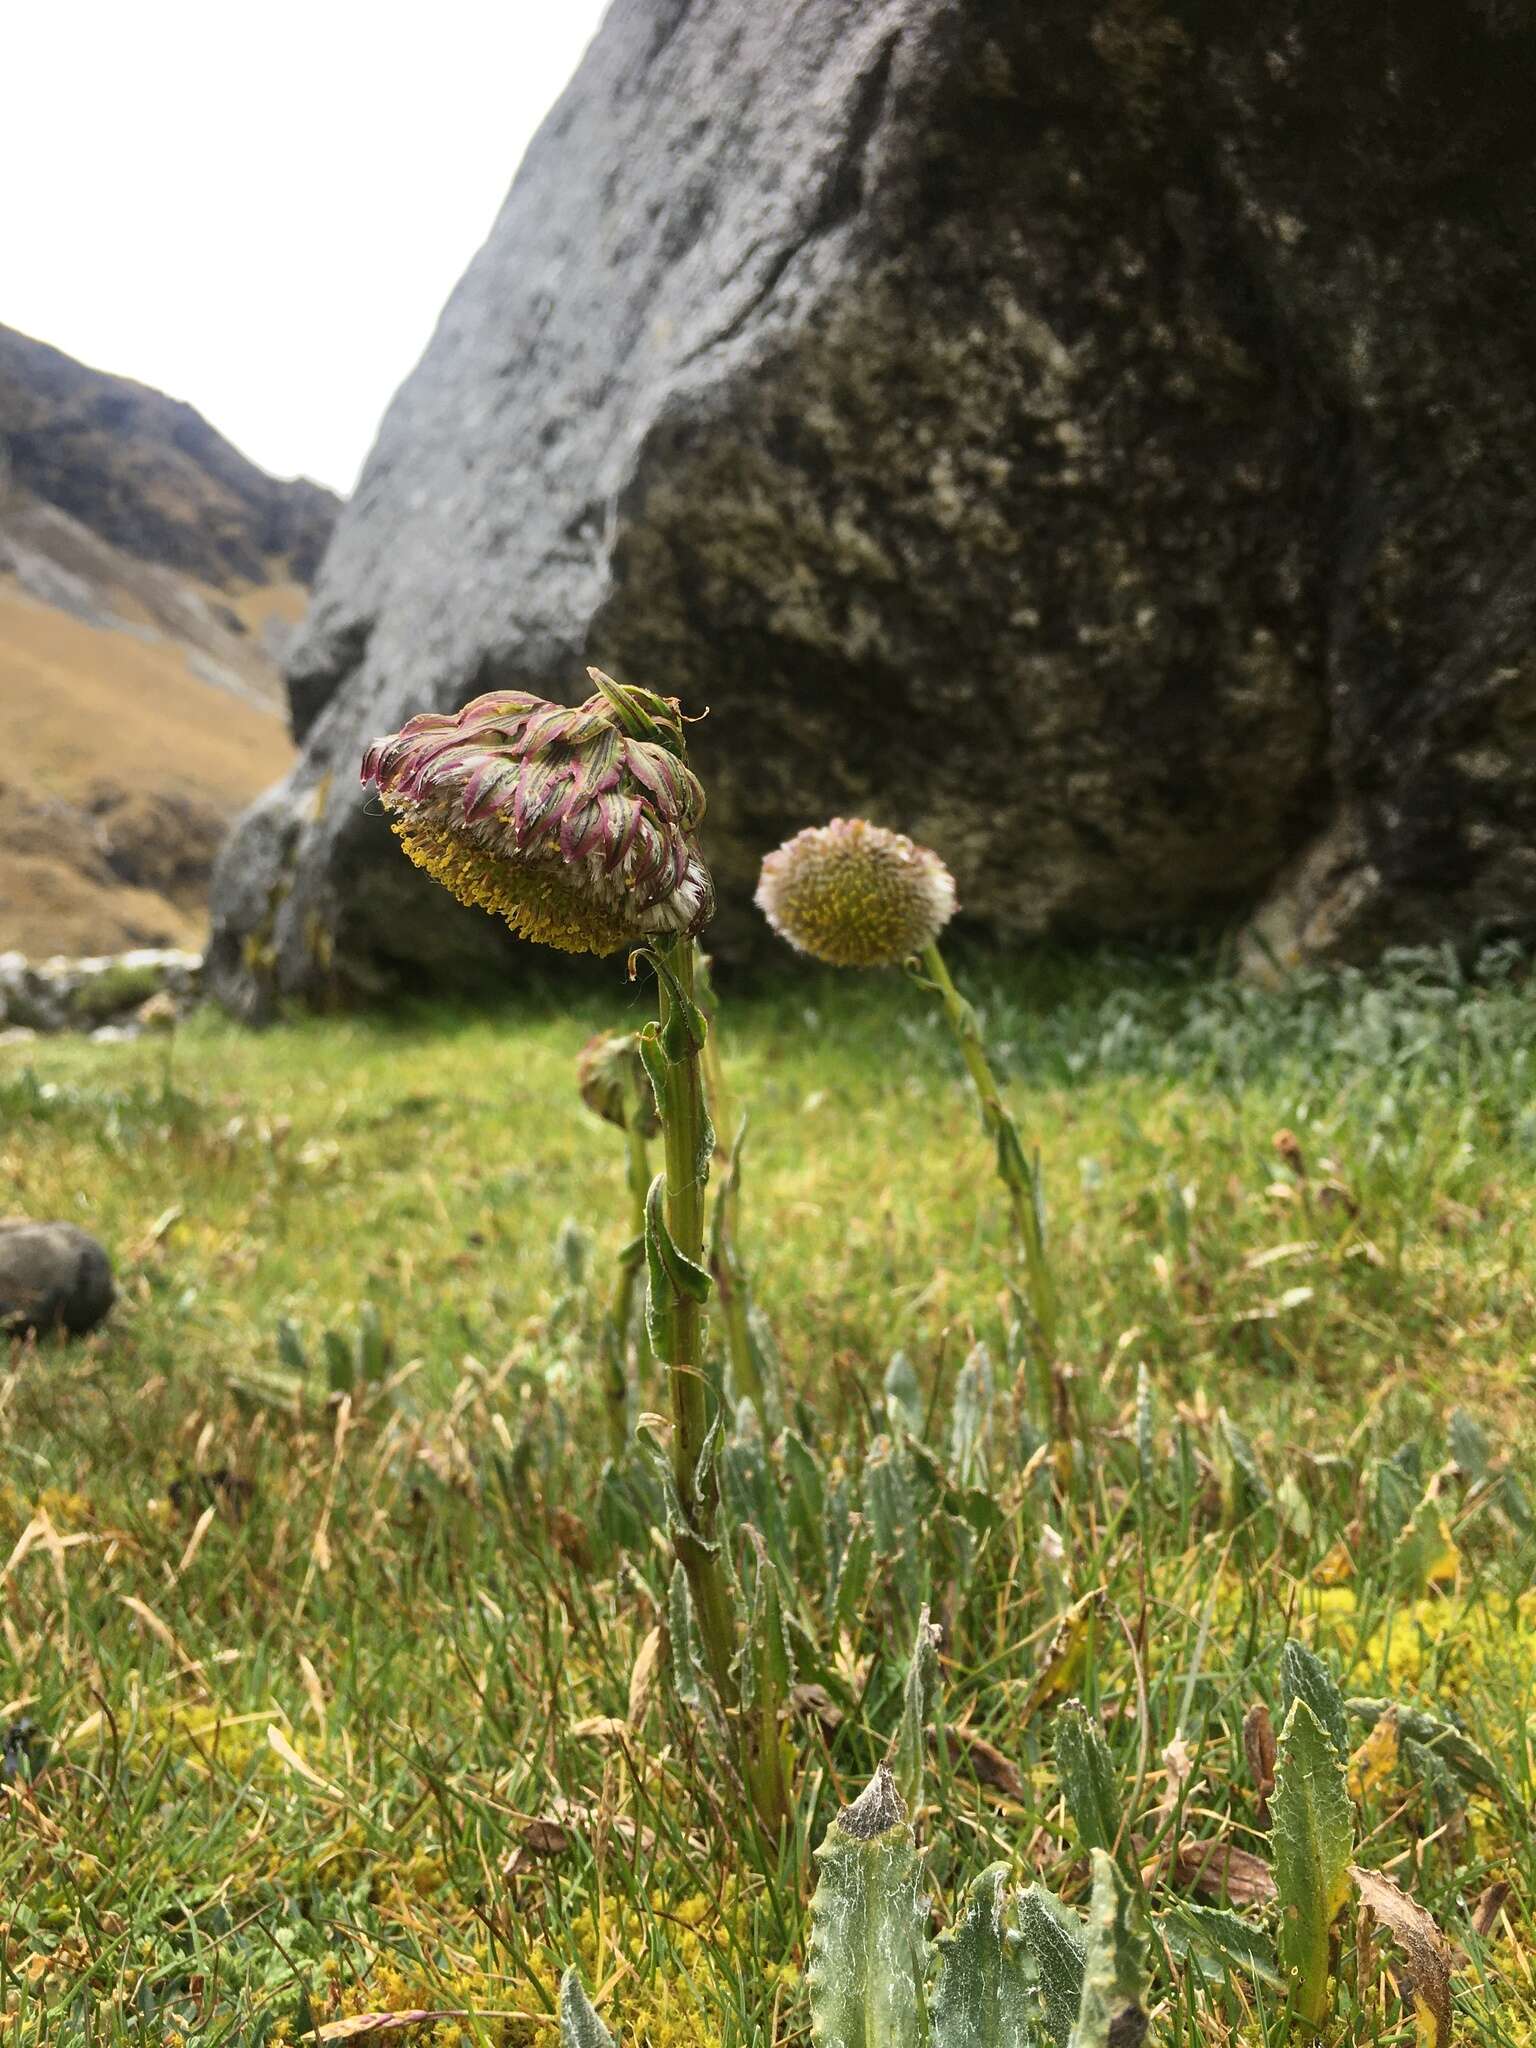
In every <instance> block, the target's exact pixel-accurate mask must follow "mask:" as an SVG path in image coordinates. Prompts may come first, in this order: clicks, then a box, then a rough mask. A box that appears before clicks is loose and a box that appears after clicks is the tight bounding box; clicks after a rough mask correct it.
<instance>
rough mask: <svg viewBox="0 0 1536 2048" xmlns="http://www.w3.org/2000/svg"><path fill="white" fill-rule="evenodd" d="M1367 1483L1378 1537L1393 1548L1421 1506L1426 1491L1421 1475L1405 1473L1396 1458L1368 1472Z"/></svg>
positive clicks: (1372, 1517)
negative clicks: (1421, 1481)
mask: <svg viewBox="0 0 1536 2048" xmlns="http://www.w3.org/2000/svg"><path fill="white" fill-rule="evenodd" d="M1365 1484H1366V1493H1367V1496H1368V1498H1369V1500H1370V1504H1371V1520H1372V1522H1373V1523H1374V1524H1375V1528H1376V1535H1377V1538H1378V1539H1379V1541H1380V1542H1381V1543H1382V1544H1383V1545H1386V1546H1388V1547H1390V1546H1391V1545H1392V1544H1394V1543H1396V1541H1397V1539H1398V1537H1399V1536H1401V1534H1402V1533H1403V1530H1404V1528H1405V1527H1406V1526H1407V1524H1408V1521H1409V1519H1410V1518H1411V1516H1412V1514H1413V1511H1414V1509H1415V1508H1416V1507H1417V1506H1418V1504H1419V1499H1420V1495H1421V1494H1422V1491H1423V1488H1422V1486H1421V1484H1420V1481H1419V1476H1418V1473H1417V1472H1416V1471H1415V1472H1408V1471H1406V1470H1405V1469H1404V1468H1403V1466H1402V1465H1401V1464H1400V1463H1399V1462H1398V1461H1397V1459H1396V1458H1382V1459H1379V1460H1378V1461H1377V1462H1376V1463H1375V1464H1374V1465H1372V1466H1371V1468H1370V1470H1369V1471H1368V1472H1367V1474H1366V1479H1365Z"/></svg>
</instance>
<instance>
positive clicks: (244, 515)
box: [0, 327, 341, 584]
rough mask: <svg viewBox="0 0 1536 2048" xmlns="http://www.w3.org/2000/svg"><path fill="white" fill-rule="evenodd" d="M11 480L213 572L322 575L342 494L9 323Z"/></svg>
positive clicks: (120, 534) (204, 573)
mask: <svg viewBox="0 0 1536 2048" xmlns="http://www.w3.org/2000/svg"><path fill="white" fill-rule="evenodd" d="M0 441H3V442H4V443H5V446H6V449H7V451H8V455H9V461H10V470H11V480H12V482H13V483H16V484H19V485H20V486H21V487H22V489H23V490H27V491H30V492H32V494H33V495H34V496H35V497H38V498H41V499H43V500H44V501H45V502H46V503H48V504H50V505H57V506H58V507H59V509H60V510H61V511H63V512H68V513H69V514H70V515H71V516H72V517H73V518H75V519H78V520H79V521H80V523H81V525H82V526H86V527H89V528H90V530H91V531H92V532H93V533H96V534H99V535H100V536H101V537H102V539H103V540H108V541H111V542H113V544H114V545H115V546H117V547H120V548H123V549H124V550H125V551H126V552H127V553H129V554H132V555H138V556H140V557H141V558H142V559H143V560H145V561H149V562H162V563H164V564H166V565H167V566H168V567H171V568H176V569H184V570H186V571H188V573H190V574H191V575H194V576H198V577H201V578H202V579H203V581H205V582H208V583H217V584H224V583H228V582H229V581H230V580H231V579H232V578H244V579H246V580H248V581H250V582H266V581H267V580H268V579H269V577H270V574H271V564H272V563H273V562H274V561H282V562H285V563H286V564H287V566H288V569H289V571H290V572H291V574H292V575H293V576H294V577H295V578H296V579H297V580H298V581H299V582H300V583H306V584H307V583H310V582H312V581H313V580H314V574H315V570H316V569H317V567H318V566H319V562H320V557H321V555H322V554H323V553H324V551H325V544H326V542H327V541H328V540H329V539H330V535H331V528H332V527H333V526H334V525H335V523H336V515H337V513H338V512H339V511H340V510H341V501H340V499H339V498H337V497H336V496H335V494H334V493H333V492H331V491H327V490H325V489H323V488H322V487H321V486H320V485H319V484H313V483H310V482H309V481H308V480H307V479H305V478H302V477H301V478H299V479H298V480H296V481H295V482H292V483H281V482H279V481H278V480H277V479H276V478H275V477H270V476H268V475H267V474H266V472H265V470H261V469H258V468H257V467H256V465H255V463H253V462H248V461H247V460H246V458H245V457H244V456H243V455H242V454H241V453H240V452H239V450H238V449H237V448H233V447H231V446H230V444H229V442H228V441H226V440H225V439H224V437H223V435H222V434H219V433H216V432H215V431H214V429H213V428H212V427H210V426H209V424H208V422H207V421H206V420H205V419H204V418H203V416H202V414H201V413H198V412H194V410H193V409H192V407H191V406H190V405H183V404H182V403H181V402H180V401H179V400H178V399H174V398H167V397H166V396H165V395H164V394H163V393H162V392H159V391H151V390H150V389H149V387H148V386H147V385H144V384H135V383H133V382H132V381H131V380H130V379H128V378H126V377H113V376H109V375H108V374H107V373H106V372H105V371H102V370H92V369H88V368H87V367H86V365H85V364H84V363H77V362H76V361H75V360H74V358H73V357H71V356H66V355H63V354H62V353H61V352H60V351H59V350H58V349H56V348H50V347H49V346H48V345H47V343H46V342H41V341H33V340H32V339H31V338H30V337H29V336H27V335H25V334H18V333H17V332H16V330H15V329H14V328H11V327H0Z"/></svg>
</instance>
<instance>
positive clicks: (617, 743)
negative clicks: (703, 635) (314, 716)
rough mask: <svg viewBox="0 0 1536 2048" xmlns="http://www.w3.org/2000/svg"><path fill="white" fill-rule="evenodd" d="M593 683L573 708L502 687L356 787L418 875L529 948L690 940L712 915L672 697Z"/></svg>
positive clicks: (379, 756)
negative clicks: (496, 920) (364, 788)
mask: <svg viewBox="0 0 1536 2048" xmlns="http://www.w3.org/2000/svg"><path fill="white" fill-rule="evenodd" d="M587 673H588V674H589V675H590V676H591V678H592V680H593V682H594V683H596V685H597V694H596V695H595V696H592V697H589V698H588V699H587V701H586V702H585V703H584V704H579V705H576V706H575V707H571V706H567V705H563V704H550V703H546V702H545V700H544V699H543V698H541V697H534V696H530V695H529V694H528V693H527V692H526V691H522V690H494V691H492V692H491V693H490V694H489V695H487V696H484V697H476V698H475V699H474V700H473V702H471V703H469V704H466V705H465V706H464V708H463V710H462V711H455V712H450V713H447V714H439V713H437V712H423V713H421V714H420V715H419V716H418V717H416V718H412V719H410V720H408V721H407V723H406V724H405V725H403V726H402V727H401V729H400V731H399V732H396V733H390V734H389V735H388V736H387V737H386V738H384V739H378V740H375V741H374V743H373V745H372V746H371V747H370V748H369V749H368V752H367V754H366V755H365V756H364V758H363V781H364V782H365V783H368V784H371V785H372V786H373V787H374V788H375V789H377V790H378V792H379V797H380V800H381V801H382V803H383V805H384V808H385V810H386V811H388V812H389V814H390V822H391V824H392V825H393V826H394V829H395V831H396V833H397V834H398V835H399V838H400V843H401V845H402V846H403V847H404V849H405V851H406V852H407V854H409V856H410V857H411V859H412V860H413V861H415V863H416V865H417V866H418V867H421V868H425V869H426V871H427V873H428V874H429V875H432V876H433V877H434V878H435V879H436V880H437V881H439V882H441V883H442V884H443V885H444V887H445V888H447V889H448V890H450V891H451V892H452V894H453V895H455V896H457V897H458V899H459V901H460V902H461V903H471V904H477V905H479V907H480V908H481V909H484V910H489V911H492V912H494V913H495V914H496V915H498V916H500V917H504V918H505V919H506V921H507V923H508V924H509V925H510V926H511V927H512V929H513V931H515V932H516V933H517V934H518V935H519V936H520V937H521V938H526V939H533V940H535V941H537V942H538V943H539V944H540V945H545V946H555V947H558V948H559V949H560V950H561V951H562V952H567V953H617V952H621V951H622V950H623V949H624V948H625V947H626V946H636V945H643V944H645V943H646V942H647V941H648V940H654V939H662V938H667V937H670V936H672V935H674V934H678V933H686V934H688V935H689V936H692V935H693V934H694V933H697V932H698V931H700V930H701V929H702V928H703V926H704V925H705V924H707V923H708V921H709V919H710V917H711V915H712V914H713V912H714V907H715V892H714V885H713V884H712V882H711V881H710V877H709V870H708V869H707V868H706V867H705V865H704V860H703V856H702V855H701V854H700V852H699V847H698V841H697V839H696V837H695V833H696V831H697V829H698V824H699V820H700V819H701V818H702V817H703V815H704V792H703V790H702V789H701V788H700V787H699V783H698V779H697V777H695V776H694V775H693V774H692V772H691V771H690V770H689V768H688V767H687V766H686V764H685V763H684V761H683V759H682V753H683V720H682V714H681V712H680V710H679V709H678V706H677V702H676V700H675V699H674V698H670V697H660V696H657V695H656V694H655V693H654V692H653V691H650V690H641V689H635V688H632V687H629V686H627V685H625V684H622V683H616V682H614V681H613V679H612V677H610V676H605V675H604V674H603V673H602V671H601V670H600V669H589V670H588V671H587Z"/></svg>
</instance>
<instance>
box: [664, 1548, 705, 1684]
mask: <svg viewBox="0 0 1536 2048" xmlns="http://www.w3.org/2000/svg"><path fill="white" fill-rule="evenodd" d="M667 1636H668V1639H669V1641H670V1642H671V1645H672V1689H673V1691H674V1692H675V1693H676V1694H677V1696H678V1698H679V1699H680V1700H681V1701H682V1702H683V1704H684V1705H685V1706H689V1707H702V1706H703V1705H704V1704H705V1703H706V1701H707V1700H708V1699H709V1697H710V1688H709V1680H708V1678H707V1677H706V1676H705V1665H704V1646H703V1644H702V1642H701V1641H700V1639H699V1623H698V1617H697V1616H696V1615H695V1613H694V1611H693V1594H692V1593H691V1591H690V1590H689V1586H688V1574H687V1573H686V1572H685V1571H684V1570H683V1568H682V1566H681V1565H680V1564H675V1565H673V1567H672V1581H671V1584H670V1585H669V1586H668V1588H667Z"/></svg>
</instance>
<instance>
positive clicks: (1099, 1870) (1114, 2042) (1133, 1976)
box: [1067, 1849, 1150, 2048]
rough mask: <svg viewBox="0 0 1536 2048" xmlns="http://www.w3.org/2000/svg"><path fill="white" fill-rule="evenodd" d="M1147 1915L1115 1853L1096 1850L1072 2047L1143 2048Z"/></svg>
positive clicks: (1148, 2022) (1071, 2035)
mask: <svg viewBox="0 0 1536 2048" xmlns="http://www.w3.org/2000/svg"><path fill="white" fill-rule="evenodd" d="M1141 1917H1142V1916H1141V1908H1140V1905H1139V1904H1138V1902H1137V1900H1136V1897H1135V1895H1134V1894H1133V1893H1132V1892H1131V1890H1130V1889H1129V1887H1128V1886H1127V1885H1126V1883H1125V1880H1124V1879H1123V1878H1122V1877H1121V1875H1120V1872H1119V1871H1118V1870H1117V1869H1116V1867H1115V1864H1114V1862H1113V1860H1112V1858H1110V1857H1109V1856H1107V1855H1106V1854H1105V1853H1104V1851H1103V1850H1102V1849H1095V1850H1094V1852H1093V1903H1092V1905H1091V1907H1090V1908H1089V1913H1088V1953H1087V1955H1086V1957H1085V1958H1084V1962H1083V1995H1082V1998H1081V2000H1080V2001H1079V2003H1078V2008H1077V2024H1076V2026H1074V2027H1073V2029H1072V2032H1071V2034H1070V2036H1069V2037H1068V2043H1067V2048H1141V2043H1142V2042H1143V2041H1144V2040H1145V2039H1146V2035H1147V2028H1148V2026H1149V2024H1150V2021H1149V2019H1148V2016H1147V1938H1146V1935H1145V1934H1144V1933H1143V1931H1142V1926H1141Z"/></svg>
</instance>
